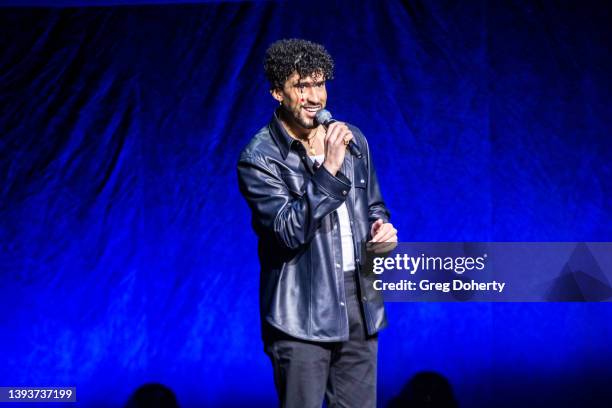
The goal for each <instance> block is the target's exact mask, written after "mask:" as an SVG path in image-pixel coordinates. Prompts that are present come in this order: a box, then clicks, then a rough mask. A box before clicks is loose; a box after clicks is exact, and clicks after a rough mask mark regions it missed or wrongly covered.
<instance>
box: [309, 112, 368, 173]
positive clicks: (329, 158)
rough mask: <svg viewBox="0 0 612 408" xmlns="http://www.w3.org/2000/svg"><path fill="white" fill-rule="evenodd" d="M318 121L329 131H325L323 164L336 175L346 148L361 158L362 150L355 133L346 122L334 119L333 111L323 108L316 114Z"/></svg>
mask: <svg viewBox="0 0 612 408" xmlns="http://www.w3.org/2000/svg"><path fill="white" fill-rule="evenodd" d="M315 120H316V122H317V123H319V124H321V125H323V126H324V127H325V128H326V129H327V132H326V133H325V139H324V145H325V160H324V161H323V166H325V168H326V169H327V171H329V172H330V173H331V174H333V175H334V176H335V175H336V173H337V172H338V170H340V167H341V166H342V162H343V161H344V156H345V154H346V150H347V149H348V150H349V151H350V152H351V154H353V155H354V156H356V157H358V158H361V157H362V155H361V151H360V150H359V148H358V147H357V145H356V144H355V142H354V141H353V133H352V132H351V131H350V129H349V128H348V126H347V125H346V124H345V123H342V122H338V121H336V120H334V119H333V118H332V116H331V113H329V111H327V110H325V109H321V110H320V111H319V112H317V114H316V116H315Z"/></svg>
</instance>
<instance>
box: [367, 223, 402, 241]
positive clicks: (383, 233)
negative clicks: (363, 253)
mask: <svg viewBox="0 0 612 408" xmlns="http://www.w3.org/2000/svg"><path fill="white" fill-rule="evenodd" d="M394 236H395V237H397V230H396V229H395V228H393V226H392V225H391V224H383V226H382V227H380V230H379V231H378V233H377V234H376V235H375V236H374V238H372V241H374V242H386V241H388V240H390V239H391V238H392V237H394Z"/></svg>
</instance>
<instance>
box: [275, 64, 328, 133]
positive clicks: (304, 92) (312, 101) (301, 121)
mask: <svg viewBox="0 0 612 408" xmlns="http://www.w3.org/2000/svg"><path fill="white" fill-rule="evenodd" d="M272 95H273V96H274V98H275V99H276V100H278V101H280V102H281V106H282V108H283V109H284V110H285V113H286V114H287V116H288V117H289V118H290V119H292V120H293V121H294V122H295V123H297V124H298V125H299V126H301V127H303V128H304V129H314V128H315V127H316V126H317V125H316V124H315V120H314V118H315V115H316V113H317V112H318V111H320V110H321V109H323V108H324V107H325V104H326V102H327V90H326V89H325V78H324V77H323V74H318V75H317V74H315V75H313V76H307V77H304V78H300V76H299V75H298V73H297V72H294V73H293V74H292V75H291V76H290V77H289V79H287V81H285V85H284V86H283V89H275V90H273V91H272Z"/></svg>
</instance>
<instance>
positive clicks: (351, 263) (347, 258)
mask: <svg viewBox="0 0 612 408" xmlns="http://www.w3.org/2000/svg"><path fill="white" fill-rule="evenodd" d="M309 157H310V160H312V161H313V162H314V161H315V160H316V161H317V162H318V163H319V164H321V163H323V160H324V159H325V155H324V154H319V155H317V156H309ZM336 212H337V213H338V219H339V221H340V239H341V241H342V270H344V271H352V270H354V269H355V249H354V248H353V231H352V230H351V221H350V219H349V213H348V209H347V208H346V203H342V205H341V206H340V207H338V209H337V210H336Z"/></svg>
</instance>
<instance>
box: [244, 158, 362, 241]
mask: <svg viewBox="0 0 612 408" xmlns="http://www.w3.org/2000/svg"><path fill="white" fill-rule="evenodd" d="M238 183H239V186H240V192H241V193H242V195H243V196H244V197H245V198H246V200H247V203H248V204H249V207H250V208H251V212H252V215H253V223H254V224H255V226H256V227H257V228H263V230H264V231H267V232H271V233H272V234H273V235H274V236H275V237H276V239H277V240H278V242H279V243H280V244H281V245H282V246H284V247H285V248H289V249H297V248H299V247H300V246H301V245H304V244H306V243H308V242H310V240H311V239H312V238H313V236H314V234H315V231H316V230H317V228H318V227H319V225H320V223H321V220H322V219H323V218H324V217H325V216H326V215H328V214H330V213H331V212H333V211H335V210H336V209H337V208H338V207H340V206H341V205H342V203H343V202H344V201H345V200H346V197H347V195H348V192H349V190H350V189H351V182H350V180H349V179H348V178H347V177H346V176H344V175H343V174H342V173H340V172H339V173H338V174H337V175H336V176H333V175H332V174H331V173H329V172H328V171H327V170H326V169H325V168H324V167H323V166H321V167H319V168H318V169H317V170H316V171H315V173H314V175H313V176H312V177H311V179H310V180H308V181H306V183H305V186H304V193H303V194H302V195H301V196H299V197H295V196H294V195H293V193H291V192H290V191H289V189H288V188H287V186H286V184H285V183H284V182H283V180H282V179H281V178H280V177H279V175H278V174H277V173H276V172H275V171H274V169H272V168H271V167H270V166H269V165H268V163H267V161H266V158H265V157H261V156H259V155H256V154H250V155H243V156H242V157H241V158H240V160H239V162H238Z"/></svg>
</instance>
